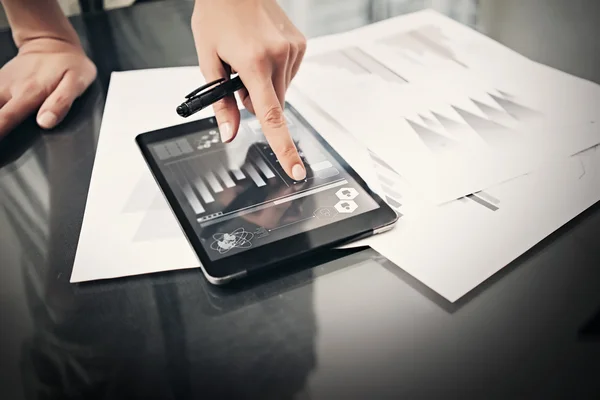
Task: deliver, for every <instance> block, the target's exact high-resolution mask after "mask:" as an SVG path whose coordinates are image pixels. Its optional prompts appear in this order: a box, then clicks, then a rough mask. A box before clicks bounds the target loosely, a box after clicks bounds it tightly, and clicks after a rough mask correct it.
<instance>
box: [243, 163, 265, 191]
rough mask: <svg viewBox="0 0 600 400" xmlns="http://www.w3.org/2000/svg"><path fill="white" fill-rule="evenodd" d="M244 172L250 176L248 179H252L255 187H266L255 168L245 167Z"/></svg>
mask: <svg viewBox="0 0 600 400" xmlns="http://www.w3.org/2000/svg"><path fill="white" fill-rule="evenodd" d="M245 170H246V172H247V173H248V175H249V176H250V178H252V180H253V181H254V183H256V186H258V187H262V186H265V185H266V183H265V181H264V180H263V178H261V177H260V175H259V174H258V171H257V170H256V168H254V167H253V166H252V165H247V166H246V168H245Z"/></svg>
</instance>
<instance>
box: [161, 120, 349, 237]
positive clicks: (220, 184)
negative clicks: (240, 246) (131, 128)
mask: <svg viewBox="0 0 600 400" xmlns="http://www.w3.org/2000/svg"><path fill="white" fill-rule="evenodd" d="M286 118H287V121H288V126H289V128H290V132H291V133H292V136H293V138H294V141H295V142H296V145H297V148H298V151H299V153H300V156H301V158H302V160H303V162H304V164H305V165H306V167H307V176H306V179H304V180H302V181H295V180H293V179H292V178H290V177H289V176H288V175H287V174H286V173H285V172H284V170H283V168H282V167H281V166H280V165H279V160H278V159H277V157H276V155H275V154H274V153H273V151H272V149H271V148H270V146H269V144H268V143H267V140H266V138H265V136H264V134H263V133H262V129H261V126H260V123H258V121H256V119H254V118H251V119H250V118H249V119H245V120H242V121H241V125H240V130H239V133H238V136H237V137H236V139H235V140H234V141H233V142H232V143H230V144H224V143H222V142H221V141H220V140H218V138H219V133H218V131H216V130H210V131H208V132H198V133H193V134H190V135H187V136H186V137H183V138H176V139H171V140H168V141H166V142H161V143H158V144H155V145H154V146H153V148H152V149H153V151H154V153H155V154H156V156H157V158H158V159H159V160H160V161H161V162H162V164H163V170H164V171H165V178H166V179H167V180H168V181H170V182H172V183H174V185H172V186H173V187H174V188H175V190H176V191H177V192H178V193H176V196H178V197H179V198H180V199H181V201H182V202H184V203H185V204H186V206H187V208H189V209H190V210H191V211H192V212H193V213H194V214H195V217H196V220H197V221H198V223H200V224H201V226H208V225H212V224H215V223H217V222H218V221H223V220H226V219H227V218H234V217H235V216H239V215H242V214H244V213H246V214H247V213H250V212H255V211H257V210H259V209H261V207H262V208H263V209H264V208H267V207H270V206H271V205H272V204H283V203H284V202H285V201H288V200H290V199H296V198H301V197H303V196H308V195H310V194H313V193H317V192H320V191H323V190H328V189H333V188H335V187H337V186H340V185H343V184H345V183H347V181H346V180H345V179H344V178H343V176H342V175H341V169H342V168H341V166H340V165H338V164H337V162H335V161H334V160H333V159H331V158H330V156H329V155H326V154H324V153H323V151H322V150H321V149H320V147H319V145H318V144H317V143H315V139H314V138H312V137H311V135H306V134H303V132H302V129H304V128H302V124H301V123H300V122H299V121H298V120H297V119H296V118H295V117H294V116H293V115H291V114H290V113H286ZM250 205H252V206H251V207H250ZM240 213H242V214H240Z"/></svg>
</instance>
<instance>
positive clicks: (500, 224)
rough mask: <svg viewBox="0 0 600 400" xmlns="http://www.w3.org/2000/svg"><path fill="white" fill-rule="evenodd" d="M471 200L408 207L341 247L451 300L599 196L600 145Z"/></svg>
mask: <svg viewBox="0 0 600 400" xmlns="http://www.w3.org/2000/svg"><path fill="white" fill-rule="evenodd" d="M476 197H477V198H476V199H473V197H469V198H463V199H460V200H456V201H453V202H450V203H447V204H444V205H441V206H436V205H432V204H429V205H428V206H427V205H423V204H421V205H420V207H419V209H420V212H419V213H418V214H417V215H416V216H415V215H412V216H411V215H410V211H409V212H408V213H407V215H405V216H403V219H402V220H401V223H400V224H399V225H398V227H397V228H396V229H395V230H393V231H391V232H389V233H387V234H383V235H377V236H374V237H372V238H369V239H365V240H363V241H359V242H354V243H351V244H349V245H348V246H345V247H356V246H363V245H370V246H371V247H372V248H374V249H375V250H377V251H378V252H380V253H381V254H382V255H384V256H385V257H387V258H388V259H389V260H390V261H392V262H394V263H395V264H396V265H398V266H400V267H401V268H402V269H404V270H405V271H406V272H408V273H409V274H411V275H412V276H413V277H415V278H416V279H418V280H419V281H421V282H422V283H424V284H425V285H427V286H428V287H430V288H431V289H432V290H434V291H435V292H437V293H439V294H440V295H442V296H443V297H445V298H446V299H448V300H449V301H451V302H454V301H456V300H458V299H460V298H461V297H462V296H464V295H465V294H467V293H468V292H470V291H471V290H473V289H474V288H476V287H477V286H478V285H479V284H480V283H482V282H483V281H485V280H486V279H487V278H489V277H490V276H491V275H493V274H495V273H496V272H498V271H500V270H501V269H502V268H503V267H505V266H506V265H508V264H509V263H511V262H512V261H514V260H515V259H516V258H518V257H519V256H520V255H522V254H523V253H525V252H526V251H528V250H529V249H531V248H532V247H533V246H534V245H536V244H537V243H539V242H540V241H542V240H543V239H544V238H545V237H547V236H548V235H550V234H551V233H553V232H554V231H555V230H557V229H558V228H560V227H561V226H562V225H564V224H566V223H567V222H569V221H570V220H571V219H573V218H575V217H576V216H577V215H579V214H580V213H582V212H583V211H585V210H586V209H587V208H589V207H590V206H592V205H594V204H595V203H596V202H597V201H598V200H600V150H598V148H597V147H595V148H593V149H590V150H587V151H585V152H583V153H581V154H579V155H575V156H572V157H570V158H568V159H564V160H561V161H560V162H557V163H556V164H555V165H553V166H552V167H548V168H545V169H543V170H540V171H536V172H533V173H531V174H528V175H525V176H522V177H519V178H516V179H513V180H511V181H509V182H506V183H504V184H501V185H499V186H497V187H494V188H490V189H488V190H486V191H485V192H481V193H478V194H477V195H476ZM476 200H478V201H481V202H482V203H484V204H487V205H482V204H480V203H478V202H477V201H476ZM409 202H410V201H409ZM490 207H491V208H490ZM494 207H497V210H493V208H494ZM404 209H405V210H407V209H409V205H408V204H407V205H406V206H405V207H404ZM405 212H406V211H405Z"/></svg>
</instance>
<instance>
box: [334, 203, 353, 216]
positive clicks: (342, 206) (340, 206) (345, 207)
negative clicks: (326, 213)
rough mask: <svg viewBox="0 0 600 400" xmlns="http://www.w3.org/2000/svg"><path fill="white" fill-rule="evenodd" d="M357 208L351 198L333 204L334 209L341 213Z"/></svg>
mask: <svg viewBox="0 0 600 400" xmlns="http://www.w3.org/2000/svg"><path fill="white" fill-rule="evenodd" d="M357 208H358V205H357V204H356V203H355V202H353V201H352V200H341V201H339V202H338V203H337V204H336V205H335V209H336V210H338V211H339V212H340V213H342V214H350V213H353V212H354V210H356V209H357Z"/></svg>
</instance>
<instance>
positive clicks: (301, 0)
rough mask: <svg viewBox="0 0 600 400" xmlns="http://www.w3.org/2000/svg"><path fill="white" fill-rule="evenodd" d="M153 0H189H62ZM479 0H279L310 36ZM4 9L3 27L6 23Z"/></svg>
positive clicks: (71, 11)
mask: <svg viewBox="0 0 600 400" xmlns="http://www.w3.org/2000/svg"><path fill="white" fill-rule="evenodd" d="M153 1H189V0H59V3H60V4H61V6H62V9H63V11H64V12H65V14H67V15H69V16H71V15H77V14H81V13H82V12H83V13H87V12H94V11H96V10H100V9H104V10H109V9H114V8H121V7H129V6H132V5H136V4H140V3H148V2H153ZM477 2H478V1H477V0H279V3H280V4H281V5H282V7H283V8H285V9H286V11H288V12H289V14H290V15H291V16H293V17H294V18H293V19H294V20H295V21H294V22H295V23H296V24H297V25H299V26H300V27H301V28H302V29H303V31H310V34H311V36H315V35H321V34H326V33H330V32H331V30H332V29H335V30H336V31H343V30H347V29H351V28H354V27H358V26H362V25H365V23H366V22H368V21H370V20H373V19H381V18H387V17H389V16H392V15H398V14H404V13H406V12H410V11H413V10H419V9H423V8H434V9H437V10H439V11H441V12H444V13H446V14H449V13H450V14H452V16H453V17H455V18H456V19H459V20H461V21H462V22H465V23H472V22H474V15H475V13H474V10H475V5H476V3H477ZM6 26H7V21H6V17H5V15H4V12H2V13H0V28H1V27H6Z"/></svg>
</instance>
